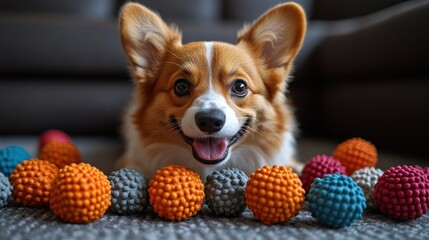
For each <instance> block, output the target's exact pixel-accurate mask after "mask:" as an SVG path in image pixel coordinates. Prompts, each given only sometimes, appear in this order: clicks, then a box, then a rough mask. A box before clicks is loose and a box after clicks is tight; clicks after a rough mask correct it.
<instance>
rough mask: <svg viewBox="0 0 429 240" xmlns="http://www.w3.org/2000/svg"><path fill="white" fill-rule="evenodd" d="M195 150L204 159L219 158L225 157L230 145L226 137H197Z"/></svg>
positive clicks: (194, 144)
mask: <svg viewBox="0 0 429 240" xmlns="http://www.w3.org/2000/svg"><path fill="white" fill-rule="evenodd" d="M193 146H194V150H195V151H196V152H197V154H198V156H199V157H200V158H202V159H204V160H218V159H221V158H222V157H223V155H224V154H225V151H226V149H227V147H228V140H227V139H226V138H204V139H195V140H194V143H193Z"/></svg>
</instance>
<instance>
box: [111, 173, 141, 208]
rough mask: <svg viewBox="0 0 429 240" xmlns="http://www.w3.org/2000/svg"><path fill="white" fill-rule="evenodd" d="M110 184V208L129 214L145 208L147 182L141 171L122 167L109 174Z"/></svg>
mask: <svg viewBox="0 0 429 240" xmlns="http://www.w3.org/2000/svg"><path fill="white" fill-rule="evenodd" d="M108 178H109V181H110V185H111V186H112V191H111V200H112V205H111V206H110V209H111V210H112V211H113V212H116V213H118V214H131V213H136V212H141V211H143V210H145V208H146V206H147V205H148V203H149V199H148V182H147V180H146V177H145V176H144V175H143V173H140V172H139V171H137V170H134V169H129V168H122V169H120V170H118V171H114V172H112V173H111V174H110V175H109V177H108Z"/></svg>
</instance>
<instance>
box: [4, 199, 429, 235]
mask: <svg viewBox="0 0 429 240" xmlns="http://www.w3.org/2000/svg"><path fill="white" fill-rule="evenodd" d="M428 236H429V214H426V215H423V216H422V217H421V218H419V219H416V220H413V221H395V220H391V219H390V218H388V217H386V216H384V215H382V214H379V213H365V214H364V217H363V219H361V220H358V221H357V222H355V223H354V224H352V225H351V226H349V227H346V228H341V229H332V228H328V227H325V226H323V225H321V224H320V223H318V222H317V221H316V220H315V219H314V218H313V217H311V214H310V213H309V212H308V211H305V210H301V211H300V213H299V214H298V215H297V216H296V217H294V218H293V219H291V220H290V221H289V222H287V223H285V224H277V225H270V226H267V225H264V224H262V223H260V222H258V221H257V220H256V219H255V218H254V217H253V215H252V213H251V212H250V211H249V210H246V211H245V212H244V213H243V215H242V216H241V217H237V218H219V217H215V216H213V215H211V214H210V211H209V210H208V208H206V207H204V208H203V210H202V211H201V212H200V213H199V214H197V215H196V216H194V217H192V218H190V219H188V220H186V221H182V222H168V221H164V220H162V219H161V218H158V217H157V216H156V215H155V213H153V211H152V210H150V209H149V210H147V211H146V212H144V213H142V214H139V215H129V216H118V215H115V214H113V213H111V212H108V213H107V214H106V215H105V216H104V217H103V218H101V219H100V220H98V221H96V222H94V223H90V224H85V225H81V224H69V223H65V222H63V221H61V220H60V219H59V218H57V217H56V216H55V215H54V214H53V213H52V212H51V211H49V210H48V209H33V208H24V207H7V208H2V209H0V239H32V240H37V239H80V240H84V239H85V240H86V239H88V240H91V239H94V240H95V239H112V240H114V239H115V240H116V239H127V240H128V239H129V240H132V239H187V240H197V239H206V240H207V239H245V240H249V239H300V240H303V239H330V240H334V239H335V240H337V239H428Z"/></svg>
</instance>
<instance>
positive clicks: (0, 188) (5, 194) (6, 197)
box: [0, 172, 13, 208]
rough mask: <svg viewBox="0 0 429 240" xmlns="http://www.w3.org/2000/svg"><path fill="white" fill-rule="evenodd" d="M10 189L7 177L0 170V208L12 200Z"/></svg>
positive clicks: (11, 188) (11, 187)
mask: <svg viewBox="0 0 429 240" xmlns="http://www.w3.org/2000/svg"><path fill="white" fill-rule="evenodd" d="M12 190H13V186H12V185H11V184H10V182H9V179H8V178H7V177H5V176H4V175H3V173H1V172H0V208H2V207H6V206H7V205H8V203H9V202H10V201H11V200H12Z"/></svg>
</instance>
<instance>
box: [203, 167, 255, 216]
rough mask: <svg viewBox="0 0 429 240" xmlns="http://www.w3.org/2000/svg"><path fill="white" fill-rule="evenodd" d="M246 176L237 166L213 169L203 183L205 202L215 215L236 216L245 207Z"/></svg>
mask: <svg viewBox="0 0 429 240" xmlns="http://www.w3.org/2000/svg"><path fill="white" fill-rule="evenodd" d="M247 180H248V176H247V175H246V174H245V173H244V172H243V171H241V170H239V169H237V168H226V169H222V170H217V171H214V172H213V173H212V174H210V175H209V176H207V178H206V183H205V184H204V193H205V195H206V204H207V206H208V207H209V208H210V210H211V211H212V212H213V213H214V214H215V215H217V216H225V217H236V216H239V215H241V214H242V213H243V211H244V210H245V209H246V199H245V198H244V192H245V189H246V183H247Z"/></svg>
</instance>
